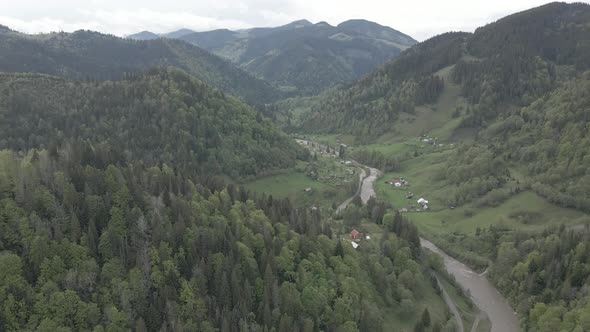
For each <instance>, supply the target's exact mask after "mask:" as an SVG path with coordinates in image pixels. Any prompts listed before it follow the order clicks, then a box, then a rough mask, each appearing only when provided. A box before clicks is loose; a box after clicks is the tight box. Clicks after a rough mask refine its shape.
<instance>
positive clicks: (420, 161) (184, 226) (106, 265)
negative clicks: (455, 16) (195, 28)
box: [0, 3, 590, 332]
mask: <svg viewBox="0 0 590 332" xmlns="http://www.w3.org/2000/svg"><path fill="white" fill-rule="evenodd" d="M302 22H303V23H302ZM306 22H307V21H306ZM294 23H297V22H294ZM299 23H300V24H304V25H306V24H307V23H309V24H310V25H311V27H310V28H309V29H308V30H309V31H312V32H313V31H321V32H322V35H321V36H322V38H325V39H328V40H329V44H328V42H326V43H323V44H322V41H321V40H319V39H311V40H309V37H308V36H307V35H306V34H305V33H304V32H305V31H307V30H299V31H297V30H294V28H293V29H292V30H289V29H287V28H284V27H279V28H277V29H278V30H277V31H284V32H283V33H277V34H276V36H274V37H273V38H274V39H272V38H271V39H264V40H262V39H261V40H256V41H250V42H249V43H250V44H249V45H250V46H251V47H252V48H253V49H252V50H250V51H249V52H250V53H252V54H250V55H251V56H252V57H251V58H250V59H249V60H248V61H247V62H246V63H244V64H242V66H241V67H238V66H234V64H232V63H231V62H229V61H228V60H224V59H222V58H219V57H217V56H216V55H214V54H212V53H209V52H208V51H206V50H204V49H201V48H199V47H198V46H196V45H194V44H190V43H187V42H185V41H183V40H179V39H168V38H156V39H153V40H133V39H131V38H119V37H116V36H112V35H106V34H101V33H98V32H92V31H85V30H80V31H76V32H73V33H64V32H56V33H47V34H37V35H29V34H24V33H20V32H17V31H14V30H11V29H9V28H8V27H4V26H0V53H1V54H0V331H31V332H32V331H35V332H50V331H51V332H53V331H59V332H67V331H92V332H102V331H108V332H111V331H112V332H115V331H130V330H133V331H207V332H208V331H211V332H214V331H221V332H234V331H240V332H242V331H243V332H246V331H260V332H271V331H301V332H319V331H326V332H349V331H350V332H353V331H390V330H402V331H415V332H440V331H445V332H451V331H456V330H457V329H459V326H457V324H458V322H461V323H469V324H471V323H473V326H474V328H473V331H488V330H489V326H487V325H486V323H485V322H483V321H485V320H486V319H487V318H485V314H484V313H482V312H480V311H479V310H480V308H477V306H475V305H474V303H475V301H473V302H472V299H473V298H474V297H473V296H472V294H470V293H469V292H468V291H465V290H464V289H462V288H461V287H460V285H459V283H458V281H456V280H453V278H452V277H451V276H450V275H448V274H447V273H446V272H445V263H444V261H443V260H442V258H440V257H439V256H438V255H435V254H434V253H430V252H429V251H427V250H423V249H422V247H421V238H422V237H424V238H428V239H429V240H431V241H432V242H433V243H434V244H436V246H438V247H440V248H441V249H443V250H444V251H445V252H446V253H447V254H449V255H451V256H453V257H455V258H457V259H459V260H461V261H462V262H463V263H465V264H467V265H468V266H469V267H471V268H473V270H474V273H473V275H475V276H478V277H481V278H487V279H488V280H489V281H491V282H492V283H493V285H494V286H495V288H492V289H494V291H495V290H496V289H497V290H498V291H499V292H500V293H501V294H502V295H503V296H504V297H505V298H506V299H507V300H508V302H509V303H510V306H509V305H506V306H507V307H508V308H509V309H510V310H509V312H510V314H512V311H513V310H514V311H515V312H516V313H517V314H518V319H517V320H518V321H517V322H516V323H515V326H516V325H518V324H520V326H519V327H520V329H522V330H524V331H531V332H553V331H569V332H583V331H590V289H589V288H588V285H589V280H590V255H589V250H590V228H589V227H590V226H589V225H590V223H588V220H590V217H588V214H589V213H590V148H589V146H590V134H589V131H588V128H589V121H590V115H589V114H590V5H588V4H584V3H572V4H566V3H550V4H547V5H544V6H541V7H538V8H534V9H531V10H528V11H524V12H521V13H516V14H513V15H510V16H508V17H505V18H502V19H499V20H498V21H496V22H492V23H490V24H487V25H486V26H483V27H480V28H478V29H476V30H475V31H474V32H473V33H468V32H447V33H443V34H440V35H438V36H435V37H432V38H430V39H428V40H425V41H423V42H421V43H418V44H416V45H413V46H411V47H409V45H406V46H408V48H407V49H405V50H403V51H401V49H400V48H399V47H397V46H396V47H395V50H396V51H395V52H394V53H395V54H391V55H392V56H396V57H395V58H394V59H392V60H390V61H389V62H387V63H385V64H383V65H382V66H380V67H378V68H373V67H375V66H377V63H381V62H382V61H384V60H385V58H386V57H387V58H390V57H389V56H386V54H381V53H382V52H384V51H385V50H386V49H387V48H384V47H382V46H378V45H377V46H375V45H374V44H373V42H374V41H366V40H364V39H363V41H359V40H353V41H352V42H351V41H348V42H349V43H348V44H350V45H353V46H355V47H360V48H363V49H366V50H373V49H374V48H375V50H373V51H371V52H373V53H375V54H372V56H374V58H373V60H375V61H373V62H374V63H373V62H371V63H372V65H371V66H373V67H372V68H371V69H373V70H372V71H370V70H369V68H365V67H362V68H356V66H357V65H358V63H357V62H356V60H355V61H353V62H350V63H348V64H347V63H345V62H342V63H340V62H337V61H335V60H334V61H333V60H332V59H334V58H338V56H340V55H339V53H346V52H349V51H350V50H349V49H348V48H347V47H345V46H342V45H347V44H343V43H342V42H340V41H337V39H338V38H341V39H342V38H344V37H343V36H342V35H333V33H335V32H342V31H344V30H342V29H341V28H336V27H331V26H327V23H326V25H323V24H322V22H320V23H318V24H316V25H314V24H312V23H310V22H307V23H305V22H304V21H299ZM352 23H354V24H353V26H350V24H352ZM352 23H349V28H348V29H352V28H355V29H360V28H362V26H363V24H365V23H363V24H361V23H362V22H360V23H359V22H356V23H355V22H352ZM359 24H360V27H354V26H355V25H359ZM371 26H373V25H371ZM373 27H374V28H375V26H373ZM378 28H379V29H378V31H389V30H387V29H386V30H382V28H385V27H381V26H378ZM341 30H342V31H341ZM227 31H229V30H227ZM261 31H262V30H260V31H259V30H256V29H254V32H253V33H254V34H255V33H257V32H258V33H262V32H261ZM269 31H270V30H269ZM347 31H348V30H347ZM376 31H377V30H376ZM267 32H268V31H267ZM352 32H354V31H348V33H350V34H352ZM232 33H239V34H244V31H242V30H240V31H237V32H233V31H232ZM359 33H360V32H359ZM368 33H369V34H370V33H371V31H369V32H368ZM374 33H377V32H374ZM282 36H283V37H282ZM284 36H289V38H290V39H288V38H286V37H284ZM236 38H237V37H236ZM363 38H365V37H363ZM408 38H410V37H408ZM269 40H270V41H269ZM412 40H413V39H412ZM242 42H243V41H239V42H236V43H237V44H235V45H234V44H231V45H230V46H231V47H234V46H235V47H236V49H235V50H234V49H233V48H231V49H230V50H229V52H230V53H232V52H234V51H235V52H238V51H240V52H241V51H244V49H237V48H239V47H241V46H240V45H241V44H240V43H242ZM271 42H273V43H278V44H280V45H281V50H285V52H286V53H284V54H283V53H280V52H279V51H278V50H277V49H276V48H275V46H274V44H272V43H271ZM266 43H270V44H268V45H266ZM367 43H368V44H367ZM262 44H265V45H264V46H265V48H263V47H262ZM365 44H366V45H365ZM232 45H233V46H232ZM236 45H237V46H236ZM257 45H258V46H257ZM230 46H228V47H230ZM398 46H399V45H398ZM351 47H352V46H351ZM388 47H393V46H392V45H389V46H388ZM267 48H268V49H267ZM402 48H405V47H402ZM263 49H264V52H262V51H261V50H263ZM333 50H335V51H333ZM347 50H348V51H347ZM225 51H227V50H225ZM255 51H260V52H258V53H257V52H255ZM398 52H401V53H399V54H398ZM352 53H354V55H355V56H356V55H358V54H357V53H355V52H352ZM352 53H351V54H352ZM377 53H378V54H377ZM310 54H311V55H314V56H317V57H319V59H320V60H321V61H319V60H318V61H315V60H313V59H311V55H310ZM246 55H248V54H246ZM279 55H280V56H279ZM353 58H354V57H353ZM361 58H362V57H361ZM312 60H313V61H312ZM316 60H317V59H316ZM377 60H378V61H377ZM360 62H361V63H362V64H363V65H368V61H366V62H362V61H360ZM322 63H323V64H324V65H322ZM294 64H297V66H294ZM353 65H354V66H353ZM248 68H250V69H248ZM253 68H254V69H253ZM277 68H278V69H280V70H277ZM294 68H299V69H294ZM361 69H362V70H361ZM247 70H251V71H252V72H248V71H247ZM353 72H354V75H353V74H351V73H353ZM367 72H368V74H366V76H363V77H361V78H359V79H358V80H357V81H351V79H352V77H359V76H360V75H361V74H364V73H367ZM261 77H266V78H269V79H270V80H271V81H272V83H269V82H267V81H264V80H263V79H262V78H261ZM312 94H315V95H312ZM298 95H299V96H298ZM301 95H305V97H301ZM286 97H291V98H288V99H286ZM286 132H288V133H290V135H289V134H287V133H286ZM295 138H297V139H301V141H300V142H303V143H306V142H311V143H312V145H313V144H318V146H320V145H325V146H328V147H329V148H328V149H327V150H328V151H315V152H313V151H312V150H310V149H308V147H309V144H308V143H306V144H301V145H300V144H297V143H296V141H295ZM318 150H321V149H318ZM368 167H375V168H378V169H379V170H380V172H381V173H382V174H381V173H380V175H379V176H377V178H376V179H375V176H373V179H372V181H375V187H374V188H373V187H372V186H373V182H364V181H365V180H366V179H367V178H369V177H368V176H367V177H365V178H363V176H361V177H360V178H359V174H365V175H368V172H367V169H368ZM319 175H322V176H321V177H320V176H319ZM279 177H282V179H281V180H280V181H279ZM320 178H324V182H321V181H319V180H320ZM326 179H329V180H326ZM391 179H393V180H391ZM406 179H407V180H408V181H406ZM402 180H403V181H402ZM256 181H260V182H258V183H257V186H255V187H252V186H254V185H253V183H255V182H256ZM281 181H283V182H281ZM395 181H399V183H396V182H395ZM402 182H403V183H402ZM285 183H287V184H288V185H283V186H284V187H288V188H279V189H281V190H280V192H281V194H276V192H274V193H273V190H276V188H277V187H280V186H281V185H282V184H285ZM366 183H369V185H370V186H371V188H369V189H374V192H375V193H376V194H377V197H372V198H370V199H368V200H367V199H363V198H362V195H361V193H362V192H363V190H364V189H366V188H364V189H363V185H365V184H366ZM249 186H250V187H249ZM248 188H250V189H252V188H259V189H261V190H258V191H253V190H250V189H248ZM289 191H292V192H293V193H294V194H293V195H290V194H291V192H289ZM285 193H287V194H285ZM287 195H289V197H290V198H291V199H290V198H287ZM351 195H352V197H351ZM302 197H303V198H302ZM422 197H423V201H422V202H424V198H427V199H428V200H430V201H431V203H429V202H428V201H426V204H422V203H420V201H416V200H417V199H418V198H422ZM294 198H296V199H294ZM299 198H302V199H299ZM340 198H343V199H342V200H340ZM346 198H349V199H348V200H347V201H346V202H345V203H344V204H343V205H344V207H343V208H342V209H341V208H340V204H342V201H343V200H344V199H346ZM296 202H297V203H296ZM416 202H418V204H419V205H418V206H416V204H415V203H416ZM348 203H350V204H348ZM351 230H355V231H357V233H356V234H357V235H358V237H357V235H353V234H354V233H353V232H352V231H351ZM359 231H360V232H359ZM369 235H370V236H369ZM441 280H442V281H441ZM445 286H446V287H447V288H448V290H450V292H448V291H447V290H446V289H445ZM449 298H450V299H451V300H449ZM453 301H454V302H457V303H458V305H457V307H458V308H455V310H454V309H453V305H451V304H449V303H450V302H453ZM512 309H513V310H512ZM455 311H457V312H458V313H457V314H456V313H455ZM461 315H462V317H461ZM457 316H458V318H457ZM480 320H482V323H481V326H480V328H479V329H478V324H479V321H480ZM490 322H491V320H490V321H488V322H487V323H490ZM465 327H466V328H467V330H468V328H469V327H470V326H465Z"/></svg>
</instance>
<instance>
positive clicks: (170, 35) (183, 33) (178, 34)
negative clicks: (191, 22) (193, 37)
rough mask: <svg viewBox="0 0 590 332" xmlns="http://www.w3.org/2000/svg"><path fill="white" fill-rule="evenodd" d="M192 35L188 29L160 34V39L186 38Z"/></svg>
mask: <svg viewBox="0 0 590 332" xmlns="http://www.w3.org/2000/svg"><path fill="white" fill-rule="evenodd" d="M191 33H194V31H193V30H190V29H180V30H176V31H172V32H169V33H165V34H162V37H166V38H180V37H182V36H186V35H188V34H191Z"/></svg>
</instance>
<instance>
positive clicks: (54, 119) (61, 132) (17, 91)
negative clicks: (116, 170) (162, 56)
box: [0, 68, 305, 180]
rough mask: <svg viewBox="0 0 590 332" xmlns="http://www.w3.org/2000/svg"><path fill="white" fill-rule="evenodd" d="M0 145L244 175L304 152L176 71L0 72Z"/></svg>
mask: <svg viewBox="0 0 590 332" xmlns="http://www.w3.org/2000/svg"><path fill="white" fill-rule="evenodd" d="M0 95H2V96H3V98H1V103H0V110H1V111H0V116H1V117H2V122H1V125H0V126H1V127H2V129H1V130H0V131H1V133H0V149H5V148H10V149H14V150H28V149H32V148H40V147H50V146H58V145H63V144H66V143H68V144H72V145H74V146H76V149H77V151H78V152H79V153H83V151H84V150H85V149H89V148H90V149H93V150H95V149H98V150H100V151H102V152H101V154H100V156H101V158H103V160H102V161H101V162H102V163H104V164H105V165H106V164H109V163H113V162H114V161H115V160H128V161H132V160H142V161H144V162H146V163H147V164H154V163H167V164H169V165H175V167H177V168H179V169H182V170H183V171H184V172H188V173H190V174H211V175H213V174H226V175H230V176H232V177H234V178H235V179H236V180H241V179H244V178H248V177H254V176H258V175H262V174H267V173H268V172H271V171H274V170H279V169H283V168H289V167H291V166H292V165H293V164H294V162H295V158H296V157H298V156H300V157H304V156H305V152H304V151H303V150H302V149H301V148H300V147H298V146H297V145H296V144H295V143H294V142H293V141H292V140H291V139H290V138H288V137H287V136H285V135H284V134H282V133H281V132H279V131H278V130H277V129H276V128H275V127H274V126H273V125H272V124H271V123H270V122H269V121H268V120H263V119H261V118H260V115H257V114H256V112H254V111H253V110H252V109H250V108H249V107H247V106H246V105H244V104H242V103H241V102H240V101H238V100H237V99H234V98H231V97H226V96H224V95H223V93H221V92H219V91H217V90H214V89H211V88H210V87H208V86H206V85H205V84H203V83H201V82H200V81H198V80H196V79H194V78H191V77H190V76H188V75H187V74H185V73H183V72H181V71H179V70H177V69H173V68H169V69H167V70H153V71H151V72H149V73H147V74H145V75H139V76H136V77H130V78H128V79H127V80H123V81H114V82H113V81H105V82H102V83H83V82H71V81H67V80H63V79H60V78H55V77H49V76H43V75H35V74H1V75H0Z"/></svg>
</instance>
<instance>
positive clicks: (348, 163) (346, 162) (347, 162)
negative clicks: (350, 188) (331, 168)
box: [344, 160, 352, 165]
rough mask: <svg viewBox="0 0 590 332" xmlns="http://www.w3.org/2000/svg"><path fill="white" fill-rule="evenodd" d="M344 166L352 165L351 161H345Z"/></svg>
mask: <svg viewBox="0 0 590 332" xmlns="http://www.w3.org/2000/svg"><path fill="white" fill-rule="evenodd" d="M344 165H352V161H350V160H347V161H345V162H344Z"/></svg>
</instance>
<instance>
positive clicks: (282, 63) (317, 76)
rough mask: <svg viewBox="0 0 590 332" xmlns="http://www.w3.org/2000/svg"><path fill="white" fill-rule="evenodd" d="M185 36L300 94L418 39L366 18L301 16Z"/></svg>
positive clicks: (350, 76)
mask: <svg viewBox="0 0 590 332" xmlns="http://www.w3.org/2000/svg"><path fill="white" fill-rule="evenodd" d="M179 38H180V39H182V40H185V41H187V42H189V43H192V44H194V45H197V46H199V47H203V48H205V49H207V50H209V51H211V52H213V53H215V54H218V55H220V56H222V57H225V58H227V59H229V60H230V61H232V62H234V63H236V64H238V65H239V66H241V67H242V68H244V69H247V70H248V71H250V72H252V73H254V74H255V75H256V76H258V77H261V78H264V79H266V80H268V81H271V82H273V83H275V84H276V85H278V86H281V87H283V89H285V90H288V91H296V92H297V93H299V94H315V93H317V92H319V91H321V90H323V89H325V88H326V87H330V86H332V85H335V84H338V83H343V82H348V81H351V80H354V79H357V78H359V77H361V76H362V75H364V74H366V73H368V72H370V71H371V70H373V69H374V68H376V67H377V66H379V65H380V64H382V63H384V62H385V61H387V60H389V59H391V58H393V57H394V56H396V55H397V54H399V53H400V52H401V51H402V50H404V49H406V48H408V47H409V46H411V45H414V44H415V43H416V41H415V40H414V39H412V38H411V37H409V36H407V35H405V34H403V33H401V32H399V31H396V30H394V29H391V28H389V27H385V26H381V25H379V24H376V23H373V22H369V21H364V20H351V21H347V22H344V23H342V24H340V25H338V26H337V27H334V26H331V25H329V24H327V23H325V22H320V23H317V24H312V23H311V22H309V21H307V20H300V21H295V22H292V23H289V24H287V25H284V26H280V27H275V28H254V29H249V30H240V31H231V30H227V29H222V30H214V31H206V32H195V33H191V34H185V35H182V36H180V37H179Z"/></svg>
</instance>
